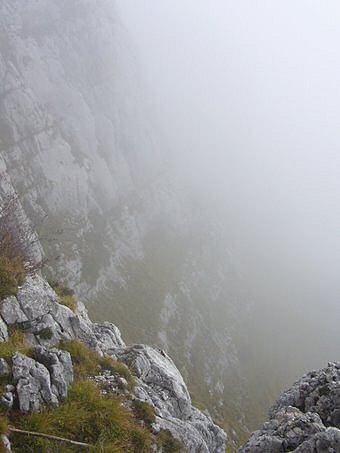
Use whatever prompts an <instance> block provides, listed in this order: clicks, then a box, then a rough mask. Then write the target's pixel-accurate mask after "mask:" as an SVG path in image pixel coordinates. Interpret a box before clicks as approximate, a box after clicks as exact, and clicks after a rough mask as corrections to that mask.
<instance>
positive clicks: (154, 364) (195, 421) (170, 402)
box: [116, 345, 227, 453]
mask: <svg viewBox="0 0 340 453" xmlns="http://www.w3.org/2000/svg"><path fill="white" fill-rule="evenodd" d="M116 354H117V356H118V358H119V359H121V360H122V361H124V362H125V363H126V364H127V365H128V366H129V368H130V369H131V370H132V371H133V372H134V373H135V374H136V376H137V378H136V388H135V395H136V397H137V398H138V399H140V400H142V401H147V402H148V403H149V404H151V405H152V406H153V407H154V410H155V414H156V422H155V425H154V429H155V430H156V431H157V430H160V429H165V430H169V431H170V432H171V434H172V435H173V436H174V437H175V438H177V439H179V440H180V441H181V442H182V443H183V445H185V448H186V451H189V452H202V453H203V452H204V453H221V452H224V451H225V443H226V438H227V437H226V434H225V432H224V431H223V430H222V429H221V428H219V427H218V426H217V425H215V424H214V423H213V421H212V419H211V418H210V416H209V415H206V414H203V413H202V412H200V411H198V410H197V409H195V408H194V407H193V406H192V405H191V399H190V396H189V392H188V390H187V387H186V385H185V383H184V381H183V378H182V376H181V374H180V372H179V371H178V369H177V368H176V366H175V365H174V363H173V361H172V360H171V359H170V357H168V356H167V354H165V353H164V352H163V351H157V350H155V349H153V348H151V347H149V346H145V345H134V346H131V347H127V348H125V349H122V350H121V351H116Z"/></svg>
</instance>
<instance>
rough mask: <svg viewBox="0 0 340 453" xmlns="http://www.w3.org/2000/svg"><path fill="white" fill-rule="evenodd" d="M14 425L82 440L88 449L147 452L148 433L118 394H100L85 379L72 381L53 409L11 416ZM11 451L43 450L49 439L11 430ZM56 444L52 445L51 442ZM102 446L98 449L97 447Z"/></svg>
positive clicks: (61, 448) (69, 449)
mask: <svg viewBox="0 0 340 453" xmlns="http://www.w3.org/2000/svg"><path fill="white" fill-rule="evenodd" d="M14 421H15V424H16V427H17V428H20V429H23V430H28V431H38V432H43V433H46V434H52V435H56V436H61V437H66V438H68V439H71V440H72V439H73V440H77V441H80V442H85V443H88V444H90V445H92V446H93V448H92V451H94V452H95V451H96V452H97V451H98V452H100V451H106V452H120V451H127V452H136V453H137V452H138V453H139V452H140V453H143V452H148V451H150V445H151V434H150V432H149V431H147V430H146V429H145V428H143V427H142V426H141V425H140V423H139V422H138V420H136V419H135V418H134V417H133V414H132V413H131V411H129V410H128V409H126V408H124V407H123V406H122V402H121V400H120V399H119V398H112V397H110V398H108V397H106V396H104V395H102V394H101V392H100V391H99V389H98V387H97V386H96V384H95V383H93V382H91V381H89V380H78V381H76V382H74V383H73V384H72V385H71V387H70V389H69V393H68V396H67V398H66V400H65V401H64V402H62V403H61V404H60V405H59V406H58V407H57V408H56V409H55V410H53V411H51V410H43V411H41V412H38V413H33V414H28V415H23V416H18V415H16V416H15V420H14ZM11 442H12V446H13V449H14V451H20V452H22V453H26V452H27V453H28V452H32V451H34V452H35V453H39V452H41V453H43V452H47V451H49V448H51V447H52V444H53V443H52V442H51V440H49V439H44V438H38V437H27V436H23V435H22V434H16V433H13V434H11ZM57 446H58V448H59V449H56V450H55V451H62V452H74V451H79V447H73V446H68V445H63V446H60V444H58V445H57ZM55 447H56V446H55ZM101 448H102V450H101Z"/></svg>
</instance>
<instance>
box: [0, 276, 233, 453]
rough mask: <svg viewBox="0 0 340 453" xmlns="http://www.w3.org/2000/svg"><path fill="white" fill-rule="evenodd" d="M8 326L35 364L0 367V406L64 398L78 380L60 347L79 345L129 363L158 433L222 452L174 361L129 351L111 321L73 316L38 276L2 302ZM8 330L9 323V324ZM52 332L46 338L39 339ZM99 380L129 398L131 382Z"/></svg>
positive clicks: (207, 452) (80, 310)
mask: <svg viewBox="0 0 340 453" xmlns="http://www.w3.org/2000/svg"><path fill="white" fill-rule="evenodd" d="M0 314H1V316H2V317H3V319H4V325H5V326H6V328H7V326H16V328H19V329H20V330H22V331H23V332H24V335H25V338H26V341H27V342H28V343H29V344H30V345H31V346H32V349H31V351H30V357H28V356H27V355H25V354H23V353H20V352H16V353H15V354H13V356H12V357H11V361H10V362H7V361H6V360H4V359H2V360H1V361H0V375H2V376H11V381H12V383H11V384H8V385H7V386H6V387H5V389H4V392H3V394H2V395H1V402H2V404H4V405H5V406H7V407H8V408H12V407H13V408H17V409H19V410H20V411H22V412H29V411H37V410H39V409H40V408H41V407H42V406H49V407H52V408H53V407H54V406H56V405H58V404H59V402H60V401H61V400H63V399H64V398H65V397H66V396H67V390H68V387H69V385H70V384H71V383H72V381H73V365H72V360H71V356H70V354H69V353H68V352H66V351H63V350H60V349H58V348H57V347H55V346H56V345H57V344H58V343H59V341H60V340H63V339H77V340H80V341H82V342H84V343H86V344H87V345H88V346H90V347H91V348H92V349H94V350H95V351H96V352H97V353H98V354H99V355H104V354H107V355H110V356H111V357H114V358H117V359H119V360H120V361H122V362H124V363H125V364H126V365H127V366H128V368H129V369H130V371H131V372H132V373H133V375H134V376H135V382H136V385H135V388H134V390H133V394H131V398H132V399H137V400H141V401H147V402H148V403H149V404H150V405H151V406H152V407H153V408H154V411H155V416H156V418H155V422H154V424H153V431H154V432H155V433H157V432H159V431H160V430H168V431H170V432H171V434H172V435H173V436H174V437H175V438H177V439H178V440H180V441H181V442H182V444H183V445H184V447H185V451H188V452H202V453H220V452H223V451H224V448H225V443H226V434H225V433H224V431H223V430H222V429H221V428H219V427H218V426H217V425H215V424H214V422H213V421H212V419H211V418H210V416H209V414H208V413H203V412H201V411H199V410H197V409H195V408H194V407H193V406H192V403H191V398H190V395H189V392H188V389H187V387H186V385H185V382H184V380H183V378H182V376H181V374H180V372H179V371H178V369H177V368H176V366H175V364H174V363H173V361H172V360H171V359H170V357H169V356H168V355H167V354H166V353H165V352H164V351H162V350H157V349H155V348H151V347H150V346H146V345H132V346H126V345H125V343H124V342H123V340H122V338H121V335H120V332H119V329H118V328H117V327H116V326H115V325H113V324H111V323H108V322H103V323H96V322H92V321H91V320H90V319H89V317H88V315H87V311H86V309H85V307H84V305H83V304H81V303H78V306H77V309H76V311H75V312H73V311H72V310H70V309H69V308H68V307H65V306H64V305H62V304H60V303H59V301H58V296H57V295H56V293H55V292H54V290H53V289H52V288H51V287H50V285H49V284H48V283H47V282H46V280H44V279H43V278H42V277H41V276H39V275H31V276H28V277H27V278H26V280H25V282H24V283H23V285H22V287H21V288H19V289H18V293H17V296H16V297H15V296H11V297H8V298H6V299H4V300H3V301H1V302H0ZM6 323H7V324H6ZM42 329H49V335H48V336H46V335H41V331H42ZM93 379H94V381H95V382H96V383H97V384H98V385H99V387H100V388H101V389H102V391H103V392H104V393H106V394H110V393H115V394H117V393H118V394H119V393H120V392H123V393H124V392H126V391H128V390H127V387H128V383H127V381H126V380H125V379H124V378H123V377H121V376H119V374H117V373H114V372H109V371H106V372H103V373H102V374H101V375H98V376H95V377H94V378H93Z"/></svg>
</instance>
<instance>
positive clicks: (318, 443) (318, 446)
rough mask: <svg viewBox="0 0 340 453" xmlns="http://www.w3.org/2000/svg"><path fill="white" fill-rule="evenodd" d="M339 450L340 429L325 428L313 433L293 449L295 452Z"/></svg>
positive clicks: (330, 452)
mask: <svg viewBox="0 0 340 453" xmlns="http://www.w3.org/2000/svg"><path fill="white" fill-rule="evenodd" d="M339 451H340V430H339V429H337V428H327V429H326V430H325V431H323V432H322V433H318V434H315V435H314V436H313V437H311V438H310V439H308V440H306V441H305V442H303V443H302V444H301V445H300V446H299V447H298V448H296V449H295V450H294V452H296V453H311V452H316V453H338V452H339Z"/></svg>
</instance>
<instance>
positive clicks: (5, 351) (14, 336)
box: [0, 326, 31, 360]
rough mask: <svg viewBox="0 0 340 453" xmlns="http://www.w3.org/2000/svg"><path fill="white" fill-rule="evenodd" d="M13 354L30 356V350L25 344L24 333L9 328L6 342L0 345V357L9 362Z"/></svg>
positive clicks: (14, 328)
mask: <svg viewBox="0 0 340 453" xmlns="http://www.w3.org/2000/svg"><path fill="white" fill-rule="evenodd" d="M15 352H21V353H22V354H25V355H30V352H31V348H30V347H29V346H28V345H27V344H26V343H25V335H24V332H22V331H21V330H19V329H18V327H15V326H14V327H11V328H10V331H9V336H8V340H7V341H4V342H2V343H0V357H2V358H4V359H5V360H10V359H11V358H12V355H13V354H14V353H15Z"/></svg>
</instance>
